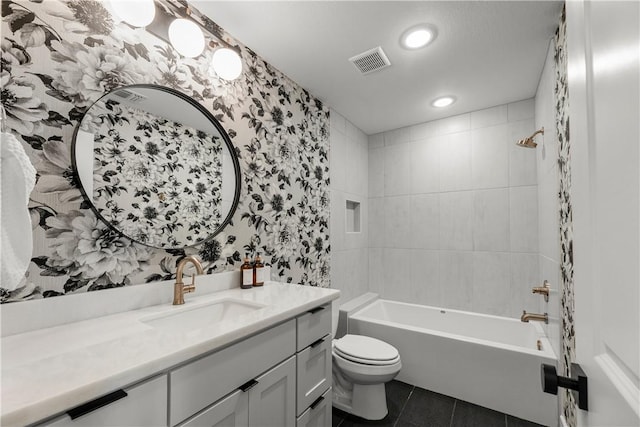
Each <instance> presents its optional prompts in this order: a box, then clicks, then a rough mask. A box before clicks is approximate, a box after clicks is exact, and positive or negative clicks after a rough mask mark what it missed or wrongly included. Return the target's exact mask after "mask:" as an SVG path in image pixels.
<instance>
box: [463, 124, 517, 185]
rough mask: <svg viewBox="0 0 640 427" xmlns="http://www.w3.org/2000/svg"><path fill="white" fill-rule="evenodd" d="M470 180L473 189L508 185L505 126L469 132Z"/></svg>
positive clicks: (507, 152)
mask: <svg viewBox="0 0 640 427" xmlns="http://www.w3.org/2000/svg"><path fill="white" fill-rule="evenodd" d="M471 179H472V183H473V188H498V187H507V186H508V185H509V149H508V147H507V125H506V124H505V125H498V126H490V127H485V128H481V129H475V130H473V131H471Z"/></svg>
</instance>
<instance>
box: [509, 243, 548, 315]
mask: <svg viewBox="0 0 640 427" xmlns="http://www.w3.org/2000/svg"><path fill="white" fill-rule="evenodd" d="M510 282H511V283H510V285H509V286H510V289H511V290H510V294H511V304H510V305H511V312H510V313H509V316H510V317H515V318H520V316H521V315H522V310H527V311H528V312H533V313H540V312H541V311H540V309H541V302H543V301H544V299H543V298H542V297H541V296H540V295H536V294H534V293H533V292H531V289H532V288H533V287H534V286H540V285H541V284H542V281H541V280H540V273H539V260H538V255H537V254H527V253H512V254H511V280H510Z"/></svg>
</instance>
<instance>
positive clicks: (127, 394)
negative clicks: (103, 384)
mask: <svg viewBox="0 0 640 427" xmlns="http://www.w3.org/2000/svg"><path fill="white" fill-rule="evenodd" d="M166 424H167V376H166V375H160V376H158V377H155V378H152V379H150V380H148V381H145V382H143V383H140V384H137V385H135V386H132V387H128V388H125V389H124V390H118V391H116V392H113V393H110V394H108V395H106V396H102V397H100V398H98V399H94V400H92V401H90V402H87V403H85V404H82V405H80V406H77V407H75V408H73V409H70V410H69V411H67V413H66V414H64V415H62V416H60V417H58V418H55V419H53V420H51V421H48V422H45V423H44V424H40V426H47V427H63V426H74V427H84V426H86V427H93V426H141V427H142V426H144V427H157V426H162V425H166Z"/></svg>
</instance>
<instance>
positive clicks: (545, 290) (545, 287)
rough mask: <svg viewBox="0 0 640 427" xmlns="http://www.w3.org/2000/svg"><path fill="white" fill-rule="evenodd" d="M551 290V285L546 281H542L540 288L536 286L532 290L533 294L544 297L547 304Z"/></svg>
mask: <svg viewBox="0 0 640 427" xmlns="http://www.w3.org/2000/svg"><path fill="white" fill-rule="evenodd" d="M550 289H551V285H550V284H549V282H548V281H546V280H545V281H544V283H543V285H542V286H536V287H534V288H533V289H532V291H533V293H534V294H540V295H543V296H544V300H545V302H549V290H550Z"/></svg>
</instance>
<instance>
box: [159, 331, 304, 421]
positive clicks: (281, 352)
mask: <svg viewBox="0 0 640 427" xmlns="http://www.w3.org/2000/svg"><path fill="white" fill-rule="evenodd" d="M295 335H296V324H295V320H290V321H288V322H286V323H283V324H281V325H279V326H276V327H274V328H271V329H269V330H267V331H265V332H262V333H260V334H258V335H254V336H253V337H250V338H247V339H245V340H244V341H240V342H239V343H237V344H234V345H232V346H230V347H227V348H225V349H223V350H220V351H217V352H215V353H213V354H210V355H209V356H205V357H203V358H201V359H198V360H196V361H195V362H192V363H189V364H188V365H185V366H182V367H180V368H178V369H175V370H173V371H171V372H170V373H169V375H170V380H171V391H170V397H171V398H170V400H169V402H170V408H171V411H170V425H172V426H173V425H176V424H177V423H179V422H181V421H183V420H185V419H186V418H187V417H190V416H191V415H193V414H195V413H196V412H198V411H200V410H202V409H203V408H205V407H207V406H208V405H210V404H211V403H213V402H215V401H216V400H219V399H220V398H222V397H223V396H225V395H226V394H227V393H229V390H233V389H235V388H237V387H239V386H241V385H242V384H244V383H246V382H247V381H249V380H251V379H253V378H255V377H256V376H258V375H259V374H261V373H262V372H264V371H266V370H267V369H269V368H270V367H272V366H274V365H276V364H277V363H278V362H281V361H282V360H284V359H286V358H287V357H289V356H291V355H292V354H294V353H295V346H296V344H295Z"/></svg>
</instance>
